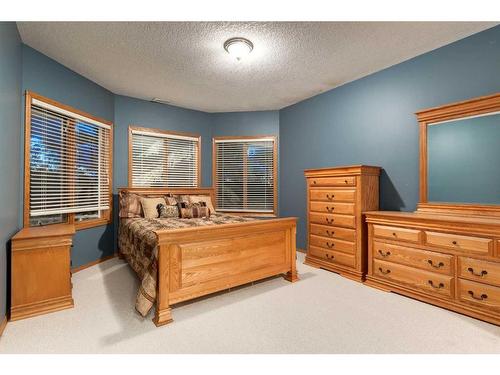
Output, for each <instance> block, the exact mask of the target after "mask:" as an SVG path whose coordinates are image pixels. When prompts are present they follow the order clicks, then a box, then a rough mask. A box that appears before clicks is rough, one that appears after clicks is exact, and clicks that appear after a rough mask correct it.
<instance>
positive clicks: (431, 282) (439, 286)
mask: <svg viewBox="0 0 500 375" xmlns="http://www.w3.org/2000/svg"><path fill="white" fill-rule="evenodd" d="M427 283H428V284H429V285H430V286H432V287H433V288H434V289H441V288H444V284H443V283H439V285H434V282H433V281H432V280H427Z"/></svg>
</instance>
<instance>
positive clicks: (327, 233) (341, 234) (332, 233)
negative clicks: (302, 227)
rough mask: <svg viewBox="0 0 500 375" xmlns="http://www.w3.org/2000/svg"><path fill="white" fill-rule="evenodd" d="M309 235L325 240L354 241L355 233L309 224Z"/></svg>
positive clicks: (352, 230)
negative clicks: (325, 238)
mask: <svg viewBox="0 0 500 375" xmlns="http://www.w3.org/2000/svg"><path fill="white" fill-rule="evenodd" d="M311 234H315V235H317V236H322V237H327V238H340V239H342V240H347V241H354V240H355V239H356V231H355V230H354V229H347V228H341V227H331V226H328V225H319V224H311Z"/></svg>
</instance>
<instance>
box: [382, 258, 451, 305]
mask: <svg viewBox="0 0 500 375" xmlns="http://www.w3.org/2000/svg"><path fill="white" fill-rule="evenodd" d="M373 274H374V275H375V276H377V277H380V278H383V279H387V280H389V281H393V282H396V283H402V284H404V285H406V286H409V287H411V288H417V289H421V290H425V291H426V292H430V293H433V294H435V295H441V296H444V297H452V296H453V277H452V276H446V275H441V274H438V273H434V272H427V271H423V270H419V269H416V268H412V267H408V266H403V265H400V264H396V263H391V262H385V261H382V260H378V259H374V260H373Z"/></svg>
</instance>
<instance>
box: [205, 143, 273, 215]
mask: <svg viewBox="0 0 500 375" xmlns="http://www.w3.org/2000/svg"><path fill="white" fill-rule="evenodd" d="M237 139H241V140H256V141H259V140H265V139H272V140H273V212H250V211H244V210H243V211H230V212H229V211H227V212H228V213H230V214H231V215H241V216H256V217H276V216H278V137H277V136H275V135H245V136H224V137H213V138H212V184H213V188H214V191H215V194H214V195H215V202H214V206H215V209H216V210H217V211H220V212H226V211H224V210H222V209H219V208H218V203H217V196H218V177H217V143H216V141H220V140H237Z"/></svg>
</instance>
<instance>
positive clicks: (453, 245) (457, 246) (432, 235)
mask: <svg viewBox="0 0 500 375" xmlns="http://www.w3.org/2000/svg"><path fill="white" fill-rule="evenodd" d="M425 238H426V240H425V242H426V244H427V245H431V246H438V247H445V248H448V249H453V250H457V251H461V250H462V251H472V252H474V253H478V254H489V253H491V251H492V248H493V240H492V239H490V238H483V237H472V236H460V235H458V234H448V233H438V232H428V231H426V232H425Z"/></svg>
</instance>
